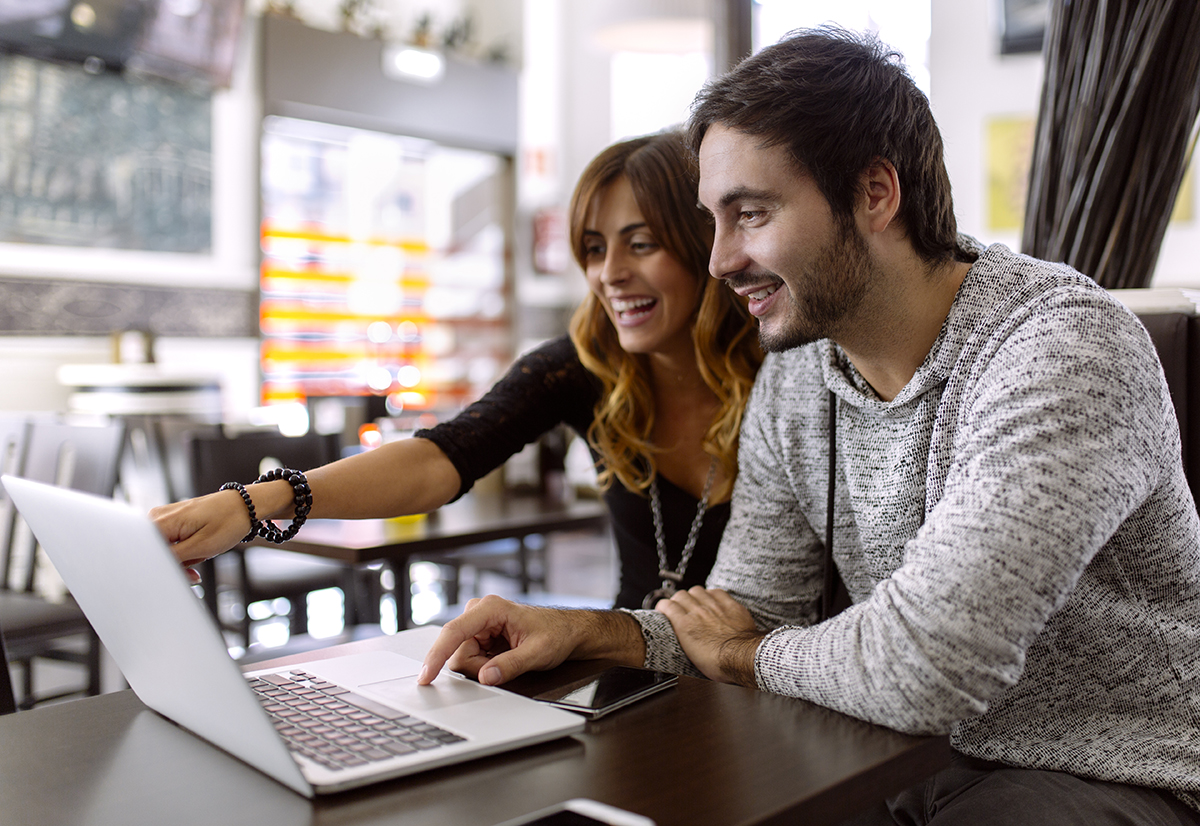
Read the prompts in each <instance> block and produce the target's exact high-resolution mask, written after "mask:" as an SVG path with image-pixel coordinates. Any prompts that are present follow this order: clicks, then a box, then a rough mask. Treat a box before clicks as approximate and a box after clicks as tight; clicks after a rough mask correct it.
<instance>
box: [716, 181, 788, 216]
mask: <svg viewBox="0 0 1200 826" xmlns="http://www.w3.org/2000/svg"><path fill="white" fill-rule="evenodd" d="M778 199H779V196H778V195H777V194H776V193H775V192H774V191H772V190H767V189H752V188H751V187H748V186H739V187H734V188H733V189H731V190H729V191H728V192H726V193H725V194H724V195H722V196H721V197H720V199H719V200H718V201H717V207H716V208H717V209H727V208H728V207H729V205H730V204H733V203H736V202H737V201H777V200H778ZM696 206H697V207H699V208H700V209H701V210H702V211H703V212H707V213H708V214H710V215H711V214H712V212H713V211H712V210H711V209H709V208H708V207H706V206H705V205H704V204H702V203H701V202H700V201H699V199H697V201H696Z"/></svg>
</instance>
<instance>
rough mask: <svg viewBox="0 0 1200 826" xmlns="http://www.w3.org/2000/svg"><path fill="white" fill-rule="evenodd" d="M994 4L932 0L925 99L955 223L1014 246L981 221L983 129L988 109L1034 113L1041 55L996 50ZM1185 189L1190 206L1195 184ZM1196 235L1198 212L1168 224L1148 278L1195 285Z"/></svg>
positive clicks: (1199, 274)
mask: <svg viewBox="0 0 1200 826" xmlns="http://www.w3.org/2000/svg"><path fill="white" fill-rule="evenodd" d="M999 5H1000V4H999V3H996V2H990V1H989V0H932V12H933V20H932V23H933V25H932V34H931V37H930V43H929V70H930V76H931V89H930V101H931V104H932V106H933V113H934V117H935V118H937V122H938V126H939V127H940V129H941V132H942V136H943V139H944V140H945V143H946V165H947V168H948V170H949V173H950V181H951V183H952V184H953V186H954V203H955V213H956V215H957V217H958V225H959V228H960V229H961V230H962V231H964V232H967V233H969V234H971V235H975V236H976V237H977V238H979V239H980V240H981V241H985V242H999V243H1004V244H1007V245H1009V246H1011V247H1013V248H1014V249H1016V248H1018V247H1019V243H1020V241H1019V234H1018V233H1017V232H998V231H994V230H989V229H988V228H987V223H986V219H987V214H986V211H985V203H986V202H985V199H986V195H987V189H986V170H985V165H984V157H985V145H984V144H985V141H984V135H985V131H984V130H985V124H986V121H987V119H988V118H990V117H995V116H1007V115H1030V116H1032V117H1036V116H1037V109H1038V102H1039V100H1040V99H1041V82H1042V79H1041V78H1042V60H1041V56H1040V55H1000V54H999V36H998V34H997V32H998V30H999V29H998V23H997V10H998V7H999ZM1191 197H1192V201H1193V203H1192V208H1193V214H1194V213H1195V212H1196V204H1195V200H1196V192H1195V189H1194V188H1193V190H1192V193H1191ZM1198 243H1200V219H1197V218H1193V219H1192V220H1191V222H1190V223H1187V224H1172V225H1171V227H1170V228H1169V229H1168V231H1167V237H1166V239H1165V240H1164V242H1163V248H1162V252H1161V254H1160V257H1159V261H1158V267H1157V269H1156V271H1155V275H1154V280H1153V285H1154V286H1156V287H1164V286H1171V287H1190V288H1197V287H1200V266H1197V265H1196V263H1195V255H1194V250H1195V248H1196V244H1198Z"/></svg>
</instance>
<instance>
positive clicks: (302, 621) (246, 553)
mask: <svg viewBox="0 0 1200 826" xmlns="http://www.w3.org/2000/svg"><path fill="white" fill-rule="evenodd" d="M186 442H187V444H188V451H189V456H190V460H191V476H192V485H193V490H194V491H195V493H196V494H197V495H202V494H206V493H212V492H213V491H216V490H218V489H219V488H220V487H221V485H222V484H224V483H225V482H242V483H243V484H249V483H250V482H253V481H254V480H255V479H257V478H258V477H259V475H260V474H261V473H262V471H263V470H266V469H269V468H271V467H279V466H283V467H290V468H295V469H296V470H310V469H312V468H314V467H318V466H320V465H323V464H326V463H328V462H331V461H333V460H335V459H337V458H338V457H339V455H340V452H341V451H340V439H339V437H338V435H337V434H329V435H321V434H315V433H313V434H309V435H306V436H283V435H281V434H279V433H277V432H265V433H264V432H251V433H247V434H241V435H237V436H233V437H230V436H226V435H225V434H223V433H216V434H213V433H193V434H190V435H189V436H187V437H186ZM211 562H212V564H211V565H205V566H204V569H203V571H202V573H203V575H204V578H205V580H209V581H211V585H210V587H205V589H204V598H205V601H206V603H207V604H208V607H209V609H210V610H211V611H212V612H213V615H214V616H216V617H217V618H218V621H219V622H221V624H222V627H223V628H225V629H226V630H230V631H234V632H236V633H237V634H238V635H239V636H240V637H241V639H242V641H243V642H244V647H245V648H246V649H249V647H250V643H251V624H252V619H251V617H250V612H249V607H250V605H252V604H253V603H256V602H260V601H264V600H276V599H278V598H280V597H283V598H285V599H287V600H288V602H289V603H290V606H291V607H290V610H289V612H288V621H289V626H290V631H291V635H292V636H297V635H300V634H304V633H306V632H307V630H308V621H307V610H306V600H307V597H308V594H310V593H312V592H313V591H319V590H323V589H325V588H340V589H341V591H342V594H343V595H344V598H345V602H344V605H345V624H346V627H350V626H352V625H354V624H355V623H356V622H358V621H360V619H361V620H363V621H367V620H374V619H375V618H376V616H377V614H378V607H376V608H375V609H374V611H372V610H371V607H370V605H365V604H364V605H361V606H360V605H359V604H358V602H359V600H360V599H361V594H362V593H363V590H364V588H363V586H360V584H359V582H358V575H357V572H356V571H355V569H354V567H353V566H351V565H347V564H345V563H342V562H335V561H333V560H325V559H318V558H315V557H311V556H307V555H305V554H298V553H294V552H291V551H285V550H282V549H277V548H265V547H259V546H238V547H235V548H233V549H231V550H230V551H229V552H227V553H224V554H222V555H221V556H219V557H217V558H216V559H215V560H211ZM367 590H368V591H369V589H367ZM221 592H224V593H227V594H232V595H236V596H237V603H238V604H239V605H240V608H241V611H240V616H237V615H235V617H234V618H233V620H229V619H223V618H222V613H223V612H222V611H221V610H220V601H219V600H218V593H221ZM376 604H377V603H376Z"/></svg>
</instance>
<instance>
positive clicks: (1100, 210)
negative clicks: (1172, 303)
mask: <svg viewBox="0 0 1200 826" xmlns="http://www.w3.org/2000/svg"><path fill="white" fill-rule="evenodd" d="M1050 3H1051V9H1050V19H1049V23H1048V27H1047V31H1046V39H1045V46H1044V49H1043V56H1044V58H1045V75H1044V78H1043V82H1042V97H1041V106H1040V110H1039V112H1038V121H1037V131H1036V135H1035V138H1034V147H1033V163H1032V166H1031V168H1030V175H1029V193H1028V199H1027V201H1026V206H1025V228H1024V233H1023V240H1022V251H1023V252H1026V253H1028V254H1030V255H1033V256H1036V257H1038V258H1043V259H1046V260H1050V261H1065V262H1066V263H1068V264H1070V265H1071V266H1073V267H1075V268H1076V269H1078V270H1079V271H1080V272H1083V273H1086V274H1087V275H1090V276H1091V277H1092V278H1094V279H1095V280H1096V281H1097V282H1099V283H1100V284H1101V285H1102V286H1104V287H1108V288H1127V287H1144V286H1147V285H1148V284H1149V282H1150V278H1151V276H1152V275H1153V273H1154V265H1155V262H1156V261H1157V260H1158V253H1159V248H1160V247H1161V245H1162V239H1163V235H1164V234H1165V233H1166V229H1167V222H1168V220H1169V219H1170V215H1171V211H1172V208H1173V206H1174V203H1175V196H1176V194H1177V193H1178V191H1179V185H1180V182H1181V180H1182V178H1183V174H1184V171H1185V170H1186V168H1187V164H1188V162H1189V160H1190V158H1191V155H1192V150H1193V148H1194V146H1195V143H1196V118H1197V111H1198V110H1200V2H1197V0H1050Z"/></svg>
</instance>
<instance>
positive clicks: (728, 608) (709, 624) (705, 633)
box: [655, 585, 766, 688]
mask: <svg viewBox="0 0 1200 826" xmlns="http://www.w3.org/2000/svg"><path fill="white" fill-rule="evenodd" d="M655 610H657V611H659V612H660V613H662V614H665V615H666V617H667V618H668V619H669V620H671V627H672V628H673V629H675V635H676V636H677V637H678V639H679V644H680V645H681V646H683V650H684V653H686V654H687V656H688V659H690V660H691V661H692V662H693V663H694V664H695V666H696V668H698V669H700V671H701V673H703V674H704V676H706V677H708V678H709V679H710V680H715V681H717V682H721V683H733V684H735V685H744V686H746V687H748V688H757V687H758V679H757V677H756V676H755V674H754V655H755V653H756V652H757V651H758V644H759V643H760V642H762V639H763V637H765V636H766V634H765V633H764V632H762V631H759V630H758V629H757V628H756V627H755V625H754V618H753V617H751V616H750V612H749V611H747V610H746V609H745V608H744V607H743V606H742V605H741V604H740V603H738V602H736V601H735V600H734V599H733V597H731V596H729V594H728V593H726V592H725V591H721V590H717V589H713V590H708V589H706V588H701V587H700V586H698V585H697V586H696V587H694V588H689V589H688V590H686V591H680V592H679V593H677V594H675V595H674V596H673V597H671V599H665V600H662V601H660V602H659V603H658V605H656V606H655Z"/></svg>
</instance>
